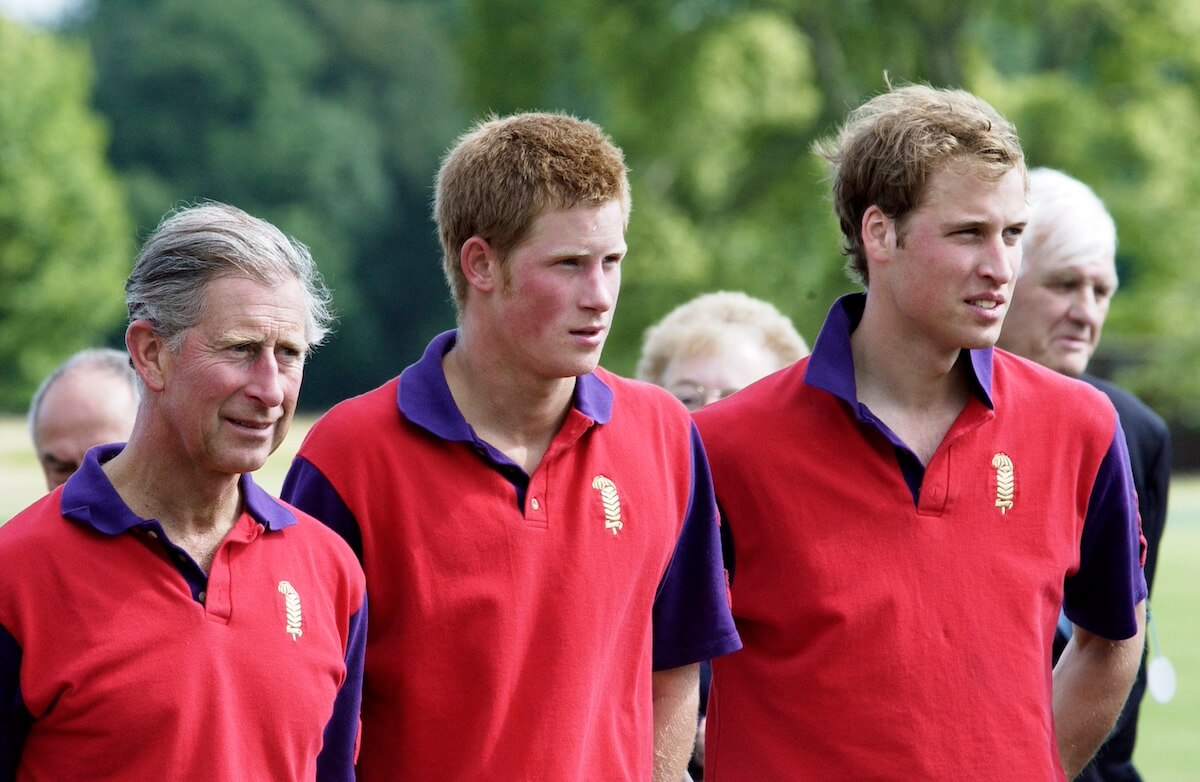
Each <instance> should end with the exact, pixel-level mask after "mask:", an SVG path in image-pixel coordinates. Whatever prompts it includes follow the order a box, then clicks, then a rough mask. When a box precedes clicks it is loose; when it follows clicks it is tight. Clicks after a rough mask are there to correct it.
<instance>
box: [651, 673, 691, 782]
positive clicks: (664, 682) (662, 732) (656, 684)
mask: <svg viewBox="0 0 1200 782" xmlns="http://www.w3.org/2000/svg"><path fill="white" fill-rule="evenodd" d="M652 689H653V691H654V782H679V780H681V779H683V775H684V773H685V772H686V771H687V764H688V758H690V757H691V756H692V745H693V744H694V743H695V741H696V718H697V716H698V715H699V713H700V666H699V664H697V663H693V664H691V665H682V666H680V667H678V668H669V669H667V670H665V671H655V672H654V674H653V687H652Z"/></svg>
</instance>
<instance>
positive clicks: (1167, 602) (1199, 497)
mask: <svg viewBox="0 0 1200 782" xmlns="http://www.w3.org/2000/svg"><path fill="white" fill-rule="evenodd" d="M310 423H311V420H300V421H297V422H296V424H295V425H294V426H293V428H292V433H291V434H290V435H289V436H288V438H287V441H286V442H285V443H284V444H283V446H282V447H280V449H279V450H278V451H277V452H276V453H275V454H274V455H273V456H272V457H271V458H270V460H269V461H268V462H267V464H266V466H265V467H263V469H262V470H261V471H260V472H259V474H258V475H256V479H257V480H258V482H259V483H260V484H261V485H262V486H263V487H264V488H266V489H267V490H269V491H271V492H272V493H275V492H277V491H278V490H279V486H280V484H281V483H282V482H283V476H284V473H285V472H286V471H287V467H288V464H289V463H290V462H291V459H292V456H293V454H295V452H296V449H297V448H298V447H299V445H300V440H301V439H302V438H303V434H304V432H305V431H306V430H307V428H308V425H309V424H310ZM43 489H44V484H43V482H42V475H41V471H40V470H39V469H38V466H37V463H36V461H35V460H34V458H33V453H32V450H31V447H30V445H29V437H28V433H27V431H26V429H25V422H24V421H23V420H22V419H18V418H15V417H7V418H6V417H0V521H3V520H5V519H8V518H9V517H10V516H12V515H13V514H15V513H16V512H17V511H19V510H20V509H21V508H23V507H25V506H26V505H28V504H29V503H30V502H32V501H33V500H35V499H37V498H38V497H39V496H41V495H42V493H43ZM0 566H2V564H0ZM1198 578H1200V476H1179V477H1176V479H1175V481H1174V482H1173V484H1172V486H1171V503H1170V510H1169V514H1168V519H1167V530H1166V533H1165V536H1164V539H1163V544H1162V552H1161V553H1160V554H1159V564H1158V576H1157V583H1156V584H1155V588H1154V604H1153V609H1154V616H1155V623H1156V624H1157V626H1158V640H1159V643H1160V645H1161V651H1162V652H1163V653H1164V654H1165V655H1166V656H1167V657H1168V658H1170V660H1171V662H1172V663H1173V664H1174V666H1175V671H1176V674H1177V677H1178V690H1177V692H1176V695H1175V699H1174V700H1173V701H1171V702H1170V703H1166V704H1162V703H1158V702H1156V701H1154V700H1152V699H1150V698H1149V697H1147V698H1146V701H1145V703H1144V704H1143V706H1142V719H1141V724H1140V730H1139V732H1138V734H1139V735H1138V744H1137V755H1136V759H1137V764H1138V767H1139V768H1140V769H1141V770H1142V772H1143V776H1145V778H1146V779H1147V780H1148V782H1195V780H1197V779H1200V594H1198V588H1197V584H1198V581H1197V580H1193V579H1198Z"/></svg>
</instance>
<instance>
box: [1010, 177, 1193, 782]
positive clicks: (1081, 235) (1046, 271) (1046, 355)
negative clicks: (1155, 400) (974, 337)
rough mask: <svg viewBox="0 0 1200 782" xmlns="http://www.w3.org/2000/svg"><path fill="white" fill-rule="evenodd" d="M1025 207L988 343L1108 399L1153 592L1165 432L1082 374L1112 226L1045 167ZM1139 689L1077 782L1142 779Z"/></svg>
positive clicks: (1153, 418)
mask: <svg viewBox="0 0 1200 782" xmlns="http://www.w3.org/2000/svg"><path fill="white" fill-rule="evenodd" d="M1029 206H1030V210H1029V225H1028V227H1027V229H1026V231H1025V233H1024V235H1023V236H1022V244H1023V246H1024V248H1023V249H1024V261H1023V264H1022V269H1021V276H1020V277H1019V278H1018V279H1017V285H1016V290H1015V292H1014V293H1013V300H1012V304H1011V306H1010V307H1009V312H1008V316H1007V317H1006V318H1005V320H1004V328H1003V331H1002V332H1001V334H1000V340H999V342H998V343H997V344H998V345H999V347H1001V348H1004V349H1006V350H1009V351H1011V352H1013V353H1016V354H1018V355H1022V356H1024V357H1026V358H1029V359H1032V360H1034V361H1036V362H1038V363H1039V364H1042V365H1044V366H1047V367H1049V368H1051V369H1054V370H1056V371H1058V372H1061V373H1063V374H1064V375H1070V376H1072V377H1078V378H1080V379H1081V380H1084V381H1087V382H1088V383H1090V384H1092V385H1093V386H1095V387H1096V388H1098V389H1100V390H1101V391H1103V392H1104V393H1105V394H1107V395H1108V397H1109V399H1111V400H1112V403H1113V406H1114V407H1116V408H1117V413H1118V415H1120V418H1121V426H1122V428H1123V429H1124V431H1125V439H1126V441H1127V443H1128V445H1129V461H1130V466H1131V468H1132V470H1133V481H1134V486H1135V487H1136V489H1137V494H1138V512H1139V514H1140V515H1141V520H1142V534H1143V535H1144V536H1145V538H1146V544H1147V550H1146V566H1145V573H1146V583H1147V585H1148V586H1149V587H1150V589H1151V590H1153V588H1154V570H1155V565H1156V563H1157V561H1158V544H1159V541H1160V540H1161V539H1162V533H1163V526H1164V524H1165V522H1166V517H1167V486H1168V482H1169V481H1170V472H1171V442H1170V435H1169V433H1168V431H1167V425H1166V424H1165V423H1163V420H1162V419H1161V418H1160V417H1159V416H1158V415H1156V414H1155V413H1154V411H1153V410H1151V409H1150V408H1149V407H1147V406H1146V405H1145V404H1143V403H1142V401H1141V400H1139V399H1138V398H1137V397H1135V396H1134V395H1133V394H1131V393H1129V392H1128V391H1126V390H1124V389H1122V388H1119V387H1118V386H1115V385H1113V384H1112V383H1109V382H1108V381H1105V380H1101V379H1099V378H1097V377H1093V376H1091V375H1088V374H1086V373H1085V370H1086V369H1087V366H1088V361H1089V360H1090V359H1091V357H1092V354H1093V353H1095V351H1096V346H1097V345H1099V343H1100V333H1101V331H1102V330H1103V328H1104V320H1105V318H1106V317H1107V316H1108V305H1109V303H1110V302H1111V300H1112V297H1113V294H1114V293H1116V290H1117V268H1116V262H1115V257H1116V249H1117V230H1116V225H1115V223H1114V222H1113V218H1112V216H1111V215H1110V214H1109V213H1108V210H1107V209H1105V208H1104V204H1103V203H1102V202H1101V201H1100V199H1099V198H1098V197H1097V196H1096V194H1095V193H1094V192H1093V191H1092V189H1091V188H1089V187H1088V186H1087V185H1085V184H1084V183H1082V182H1080V181H1079V180H1077V179H1074V178H1072V177H1070V176H1068V175H1067V174H1064V173H1063V172H1061V171H1056V170H1054V169H1049V168H1038V169H1034V170H1033V171H1030V172H1029ZM1059 629H1060V632H1059V635H1058V637H1057V638H1056V639H1055V659H1057V656H1058V654H1059V653H1061V651H1062V648H1063V647H1064V646H1065V644H1066V641H1067V636H1068V632H1069V629H1070V624H1069V623H1065V622H1061V621H1060V623H1059ZM1145 690H1146V669H1145V665H1143V666H1142V667H1141V668H1140V669H1139V670H1138V676H1137V680H1136V682H1135V683H1134V686H1133V691H1132V692H1131V693H1130V695H1129V700H1128V701H1127V702H1126V704H1125V708H1124V709H1123V710H1122V712H1121V716H1120V717H1119V718H1118V720H1117V724H1116V727H1115V728H1113V732H1112V734H1111V735H1110V736H1109V738H1108V741H1107V742H1105V745H1104V746H1103V747H1101V749H1100V751H1099V753H1098V754H1097V755H1096V757H1095V759H1094V760H1093V761H1092V763H1091V764H1090V765H1089V766H1087V767H1086V768H1085V769H1084V771H1083V773H1082V774H1081V775H1080V776H1079V777H1078V779H1082V780H1089V782H1100V781H1102V780H1103V781H1104V782H1111V781H1112V780H1140V779H1141V776H1140V775H1139V774H1138V772H1137V769H1135V768H1134V766H1133V745H1134V740H1135V738H1136V732H1137V718H1138V708H1139V705H1140V703H1141V700H1142V695H1143V693H1144V692H1145Z"/></svg>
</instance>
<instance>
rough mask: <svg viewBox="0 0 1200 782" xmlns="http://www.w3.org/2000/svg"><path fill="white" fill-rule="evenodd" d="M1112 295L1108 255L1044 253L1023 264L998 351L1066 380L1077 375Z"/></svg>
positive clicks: (1095, 251) (1102, 250) (1099, 250)
mask: <svg viewBox="0 0 1200 782" xmlns="http://www.w3.org/2000/svg"><path fill="white" fill-rule="evenodd" d="M1116 289H1117V268H1116V264H1115V263H1114V261H1113V250H1112V249H1111V248H1107V247H1104V246H1100V245H1097V246H1093V247H1091V248H1088V249H1086V250H1084V249H1080V250H1079V251H1078V252H1074V253H1072V252H1070V251H1063V250H1058V249H1047V248H1045V245H1043V249H1042V250H1041V251H1040V252H1039V253H1037V254H1032V253H1031V254H1029V256H1028V257H1027V258H1026V259H1025V272H1024V273H1023V274H1022V275H1021V276H1020V277H1019V278H1018V279H1017V286H1016V290H1015V292H1014V293H1013V302H1012V306H1011V308H1010V312H1009V313H1008V317H1007V318H1006V319H1005V321H1004V332H1003V333H1002V334H1001V335H1000V342H999V343H998V344H999V346H1000V347H1002V348H1004V349H1005V350H1008V351H1011V352H1013V353H1016V354H1017V355H1020V356H1024V357H1025V358H1028V359H1032V360H1033V361H1036V362H1038V363H1039V364H1041V365H1043V366H1046V367H1049V368H1050V369H1053V370H1055V371H1057V372H1062V373H1063V374H1065V375H1071V376H1073V377H1074V376H1078V375H1082V374H1083V373H1084V371H1085V370H1086V369H1087V365H1088V361H1089V360H1090V359H1091V357H1092V354H1093V353H1095V352H1096V346H1097V345H1099V344H1100V331H1101V330H1102V329H1103V328H1104V320H1105V318H1107V317H1108V305H1109V302H1110V301H1111V300H1112V295H1113V293H1114V292H1115V291H1116Z"/></svg>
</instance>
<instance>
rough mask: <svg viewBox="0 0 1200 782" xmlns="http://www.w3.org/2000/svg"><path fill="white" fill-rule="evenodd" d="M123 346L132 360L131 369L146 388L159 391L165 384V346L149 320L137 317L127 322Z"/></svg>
mask: <svg viewBox="0 0 1200 782" xmlns="http://www.w3.org/2000/svg"><path fill="white" fill-rule="evenodd" d="M125 347H126V349H127V350H128V351H129V359H130V361H132V362H133V371H135V372H137V374H138V377H139V378H141V380H142V383H143V384H145V386H146V390H147V391H161V390H162V389H163V387H164V385H165V383H164V382H163V381H164V378H165V374H166V373H165V371H164V370H165V367H164V366H163V364H164V361H165V359H166V353H167V346H166V342H165V340H163V338H162V337H160V336H159V334H158V332H157V331H155V330H154V326H153V325H152V324H151V323H150V321H148V320H145V319H139V320H135V321H134V322H133V323H130V324H129V328H127V329H125Z"/></svg>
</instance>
